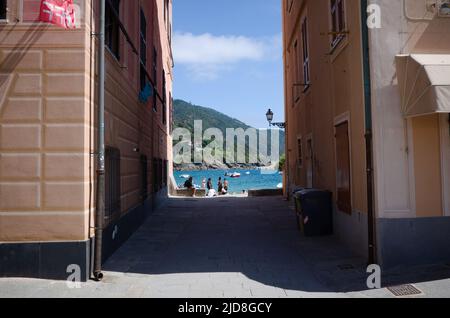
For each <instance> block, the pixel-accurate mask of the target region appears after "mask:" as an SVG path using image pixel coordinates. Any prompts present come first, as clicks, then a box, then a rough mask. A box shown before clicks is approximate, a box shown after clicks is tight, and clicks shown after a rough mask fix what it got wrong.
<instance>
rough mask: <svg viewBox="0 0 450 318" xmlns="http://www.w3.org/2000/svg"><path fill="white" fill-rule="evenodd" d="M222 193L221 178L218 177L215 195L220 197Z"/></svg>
mask: <svg viewBox="0 0 450 318" xmlns="http://www.w3.org/2000/svg"><path fill="white" fill-rule="evenodd" d="M222 191H223V184H222V177H219V182H217V194H219V195H221V194H222Z"/></svg>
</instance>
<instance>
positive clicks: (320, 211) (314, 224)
mask: <svg viewBox="0 0 450 318" xmlns="http://www.w3.org/2000/svg"><path fill="white" fill-rule="evenodd" d="M294 197H295V202H296V212H297V222H298V226H299V229H300V231H301V232H302V233H303V234H304V235H305V236H326V235H332V234H333V205H332V201H333V194H332V193H331V192H330V191H325V190H316V189H305V190H301V191H298V192H296V193H295V194H294Z"/></svg>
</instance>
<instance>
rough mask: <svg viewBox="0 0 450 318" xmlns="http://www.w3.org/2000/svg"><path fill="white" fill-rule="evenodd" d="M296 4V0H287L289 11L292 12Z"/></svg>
mask: <svg viewBox="0 0 450 318" xmlns="http://www.w3.org/2000/svg"><path fill="white" fill-rule="evenodd" d="M293 6H294V0H287V6H286V9H287V11H288V13H291V12H292V7H293Z"/></svg>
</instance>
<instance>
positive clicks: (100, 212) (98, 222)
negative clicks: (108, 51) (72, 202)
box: [94, 0, 105, 281]
mask: <svg viewBox="0 0 450 318" xmlns="http://www.w3.org/2000/svg"><path fill="white" fill-rule="evenodd" d="M99 20H100V21H99V32H98V78H99V80H98V140H97V143H98V156H97V200H96V214H95V251H94V279H95V280H96V281H101V280H102V279H103V274H102V234H103V220H104V216H105V0H100V19H99Z"/></svg>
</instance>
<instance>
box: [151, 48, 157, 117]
mask: <svg viewBox="0 0 450 318" xmlns="http://www.w3.org/2000/svg"><path fill="white" fill-rule="evenodd" d="M152 70H153V72H152V73H153V74H152V75H153V81H154V85H155V87H154V89H155V91H157V90H158V50H157V49H156V47H155V46H154V47H153V61H152ZM157 102H158V100H157V98H156V93H155V94H153V111H154V112H158V105H157Z"/></svg>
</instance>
